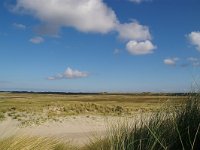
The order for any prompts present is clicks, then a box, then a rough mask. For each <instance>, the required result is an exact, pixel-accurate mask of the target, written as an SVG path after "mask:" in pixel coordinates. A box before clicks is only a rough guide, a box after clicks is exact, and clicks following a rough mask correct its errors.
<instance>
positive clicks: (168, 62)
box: [163, 57, 179, 66]
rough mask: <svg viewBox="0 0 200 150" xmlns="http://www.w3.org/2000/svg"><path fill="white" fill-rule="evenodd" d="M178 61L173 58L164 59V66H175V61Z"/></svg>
mask: <svg viewBox="0 0 200 150" xmlns="http://www.w3.org/2000/svg"><path fill="white" fill-rule="evenodd" d="M178 60H179V58H177V57H175V58H166V59H164V61H163V62H164V64H166V65H173V66H174V65H176V63H177V61H178Z"/></svg>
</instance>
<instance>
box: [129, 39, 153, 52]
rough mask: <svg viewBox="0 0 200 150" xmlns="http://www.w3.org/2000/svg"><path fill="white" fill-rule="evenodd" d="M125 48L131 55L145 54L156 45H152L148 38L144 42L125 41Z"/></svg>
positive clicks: (151, 50)
mask: <svg viewBox="0 0 200 150" xmlns="http://www.w3.org/2000/svg"><path fill="white" fill-rule="evenodd" d="M126 49H127V50H128V52H129V53H130V54H132V55H145V54H151V53H153V50H154V49H156V46H154V45H153V44H152V43H151V41H149V40H146V41H144V42H137V41H134V40H132V41H129V42H128V43H127V45H126Z"/></svg>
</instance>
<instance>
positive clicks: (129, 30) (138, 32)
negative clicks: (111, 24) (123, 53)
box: [117, 21, 151, 41]
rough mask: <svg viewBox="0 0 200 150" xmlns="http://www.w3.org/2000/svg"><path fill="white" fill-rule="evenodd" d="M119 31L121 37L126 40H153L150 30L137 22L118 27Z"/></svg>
mask: <svg viewBox="0 0 200 150" xmlns="http://www.w3.org/2000/svg"><path fill="white" fill-rule="evenodd" d="M117 31H118V32H119V37H120V38H121V39H125V40H138V41H143V40H150V39H151V34H150V32H149V28H148V27H147V26H144V25H140V24H139V23H138V22H136V21H134V22H131V23H124V24H119V25H118V26H117Z"/></svg>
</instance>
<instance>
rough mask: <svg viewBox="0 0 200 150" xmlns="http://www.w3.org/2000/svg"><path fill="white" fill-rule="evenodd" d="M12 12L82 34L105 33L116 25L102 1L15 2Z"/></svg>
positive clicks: (44, 0)
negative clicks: (70, 28) (28, 15)
mask: <svg viewBox="0 0 200 150" xmlns="http://www.w3.org/2000/svg"><path fill="white" fill-rule="evenodd" d="M13 10H14V11H17V12H21V13H25V14H30V15H33V16H35V17H36V18H38V19H40V20H41V21H42V22H43V23H46V24H48V25H49V24H50V25H51V26H52V25H53V26H55V27H74V28H76V29H77V30H79V31H82V32H98V33H107V32H109V31H111V30H113V28H115V25H116V24H117V23H118V20H117V17H116V15H115V12H114V11H113V10H112V9H111V8H109V7H108V6H107V5H106V4H105V3H103V1H102V0H34V1H33V0H17V4H16V6H15V7H14V9H13Z"/></svg>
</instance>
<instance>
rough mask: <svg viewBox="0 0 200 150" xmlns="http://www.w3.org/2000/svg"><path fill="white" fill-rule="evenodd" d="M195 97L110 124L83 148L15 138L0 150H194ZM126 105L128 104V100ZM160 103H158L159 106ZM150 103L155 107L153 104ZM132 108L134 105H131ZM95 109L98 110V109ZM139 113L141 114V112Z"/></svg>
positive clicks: (198, 120) (1, 142)
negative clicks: (134, 120) (128, 119)
mask: <svg viewBox="0 0 200 150" xmlns="http://www.w3.org/2000/svg"><path fill="white" fill-rule="evenodd" d="M199 98H200V95H199V94H191V95H189V96H187V98H186V97H184V98H183V99H182V101H180V99H179V103H178V102H177V103H176V102H175V103H173V105H172V103H166V102H167V100H166V101H162V103H163V104H164V105H165V107H162V108H161V107H160V108H159V109H158V108H157V109H156V110H157V111H153V112H152V113H150V114H151V115H150V116H149V117H144V118H142V117H141V119H140V121H137V122H133V123H130V122H126V121H123V122H119V123H118V124H115V125H114V126H113V125H110V127H109V128H108V130H107V132H106V135H105V136H104V137H99V138H98V137H94V138H92V139H91V140H90V142H89V143H87V144H86V145H83V146H77V145H75V146H72V145H70V143H62V142H60V141H59V140H58V139H51V138H41V137H17V136H15V137H8V138H3V139H2V138H1V139H0V149H1V150H8V149H12V150H18V149H26V150H76V149H80V150H198V149H199V148H200V129H199V128H200V102H199ZM126 100H127V99H126ZM25 101H26V102H27V100H24V102H25ZM102 101H103V103H102ZM123 101H125V100H123ZM73 102H74V101H73ZM96 102H97V104H96V105H100V103H102V105H103V104H105V100H102V99H101V100H99V101H96ZM128 102H129V103H130V101H128ZM82 103H84V102H83V100H82V102H81V103H80V105H81V104H82ZM93 103H94V102H93ZM109 103H110V102H109ZM138 103H139V102H138ZM162 103H161V102H160V103H159V104H162ZM24 104H25V103H24ZM114 104H116V105H115V106H116V107H117V106H120V105H119V104H120V102H118V103H116V102H115V103H113V104H112V105H113V106H114ZM125 104H126V103H125ZM125 104H123V105H122V106H121V107H122V108H123V107H124V106H125ZM136 104H137V103H136ZM153 104H154V105H155V103H153ZM174 104H175V105H174ZM4 105H5V104H4ZM36 105H37V101H36ZM40 105H41V104H40ZM85 105H88V106H87V107H91V108H92V107H96V106H92V104H90V103H89V102H88V101H87V102H85ZM166 105H167V106H166ZM41 106H45V107H46V102H45V103H43V105H41ZM100 106H101V105H100ZM132 106H134V104H132ZM143 106H144V105H143ZM147 106H150V105H147ZM10 107H16V109H15V110H19V109H21V108H18V107H17V105H16V104H15V106H10ZM5 108H6V107H5ZM33 108H34V107H33ZM78 108H79V107H78ZM125 108H126V107H125ZM133 108H135V107H133ZM1 109H2V108H1ZM39 109H41V108H39ZM95 109H97V110H98V108H95ZM111 110H112V109H111ZM149 110H151V109H149ZM5 112H6V111H5ZM10 112H12V111H10ZM88 112H90V111H87V113H88ZM114 112H115V111H114ZM90 113H91V112H90ZM122 113H123V110H122ZM140 113H143V112H142V111H141V112H140Z"/></svg>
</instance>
